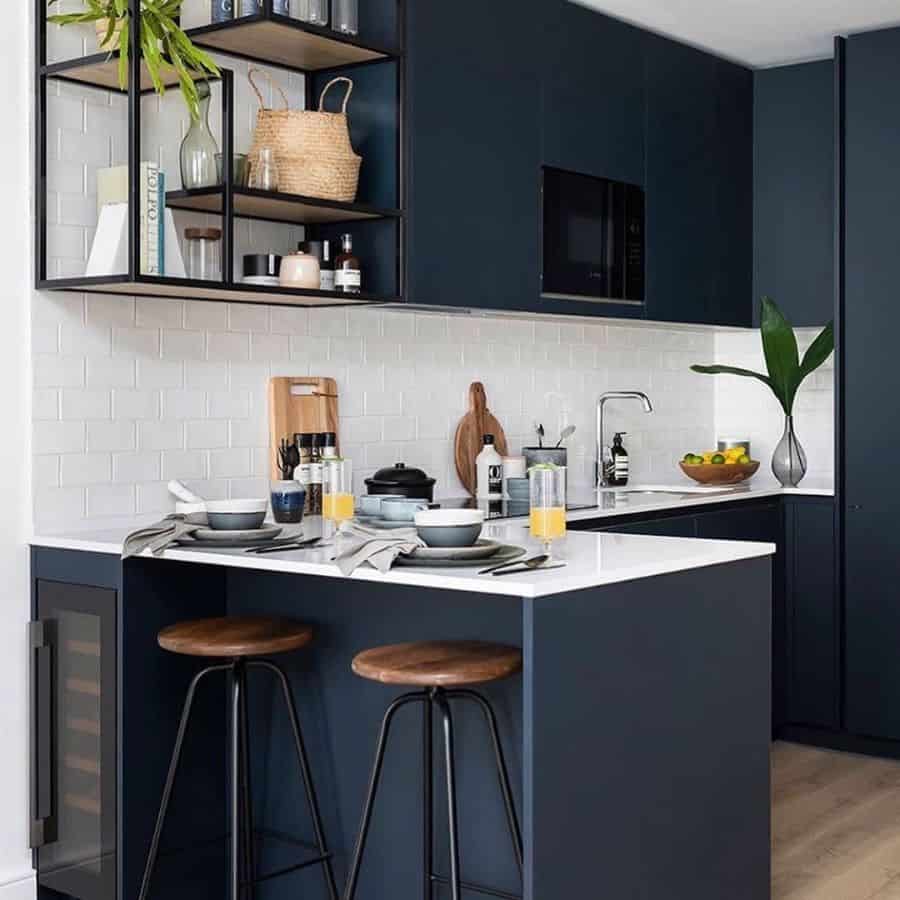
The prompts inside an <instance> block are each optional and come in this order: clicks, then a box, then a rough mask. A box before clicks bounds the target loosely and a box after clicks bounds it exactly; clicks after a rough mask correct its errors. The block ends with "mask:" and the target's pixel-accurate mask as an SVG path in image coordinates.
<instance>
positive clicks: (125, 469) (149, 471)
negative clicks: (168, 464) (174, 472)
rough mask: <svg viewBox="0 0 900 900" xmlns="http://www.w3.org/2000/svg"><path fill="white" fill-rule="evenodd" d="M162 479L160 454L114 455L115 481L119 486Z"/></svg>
mask: <svg viewBox="0 0 900 900" xmlns="http://www.w3.org/2000/svg"><path fill="white" fill-rule="evenodd" d="M161 477H162V459H161V456H160V454H159V453H116V454H114V455H113V481H115V482H117V483H119V484H135V483H137V482H141V481H151V482H152V481H159V480H160V479H161Z"/></svg>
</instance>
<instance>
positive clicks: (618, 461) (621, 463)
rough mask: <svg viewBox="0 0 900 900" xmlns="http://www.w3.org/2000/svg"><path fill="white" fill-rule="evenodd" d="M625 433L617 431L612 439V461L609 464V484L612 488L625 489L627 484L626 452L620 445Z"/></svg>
mask: <svg viewBox="0 0 900 900" xmlns="http://www.w3.org/2000/svg"><path fill="white" fill-rule="evenodd" d="M625 434H627V432H625V431H617V432H616V434H615V437H613V443H612V459H611V460H610V463H609V469H610V472H609V483H610V485H611V486H612V487H625V485H627V484H628V451H627V450H626V449H625V445H624V444H623V443H622V437H623V436H624V435H625Z"/></svg>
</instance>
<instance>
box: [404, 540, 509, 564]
mask: <svg viewBox="0 0 900 900" xmlns="http://www.w3.org/2000/svg"><path fill="white" fill-rule="evenodd" d="M502 546H503V544H498V543H497V542H496V541H488V540H484V539H482V540H480V541H476V542H475V543H474V544H473V545H472V546H471V547H419V549H418V550H414V551H413V552H412V553H411V554H410V555H411V556H412V557H414V558H415V559H442V560H446V559H489V558H490V557H492V556H494V554H496V553H498V552H499V551H500V548H501V547H502Z"/></svg>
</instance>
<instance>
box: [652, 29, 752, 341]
mask: <svg viewBox="0 0 900 900" xmlns="http://www.w3.org/2000/svg"><path fill="white" fill-rule="evenodd" d="M646 79H647V136H646V191H647V272H646V277H647V302H646V318H648V319H651V320H654V321H661V322H697V323H709V324H722V325H749V324H750V320H751V297H750V291H751V272H752V197H753V166H752V102H753V82H752V75H751V73H750V71H749V70H747V69H744V68H743V67H741V66H736V65H733V64H731V63H727V62H725V61H723V60H720V59H717V58H716V57H714V56H711V55H709V54H707V53H703V52H701V51H699V50H695V49H693V48H692V47H687V46H685V45H682V44H677V43H675V42H673V41H669V40H666V39H664V38H661V37H654V36H648V38H647V54H646Z"/></svg>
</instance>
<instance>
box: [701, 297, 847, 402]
mask: <svg viewBox="0 0 900 900" xmlns="http://www.w3.org/2000/svg"><path fill="white" fill-rule="evenodd" d="M760 330H761V333H762V345H763V354H764V356H765V358H766V369H767V370H768V374H767V375H763V374H762V373H761V372H754V371H752V370H751V369H740V368H737V367H735V366H691V370H692V371H694V372H700V373H701V374H702V375H741V376H743V377H745V378H756V379H758V380H759V381H761V382H762V383H763V384H766V385H768V386H769V388H770V389H771V390H772V393H773V394H774V395H775V396H776V397H777V398H778V402H779V403H780V404H781V408H782V409H783V410H784V413H785V415H787V416H789V415H791V414H792V412H793V409H794V398H795V397H796V396H797V391H798V390H799V388H800V385H801V384H803V382H804V380H805V379H806V377H807V376H808V375H810V374H812V373H813V372H815V370H816V369H818V368H819V366H821V365H822V363H824V362H825V360H826V359H828V357H829V356H831V354H832V352H833V351H834V322H829V323H828V324H827V325H826V326H825V328H823V329H822V332H821V334H819V335H818V337H817V338H816V339H815V340H814V341H813V342H812V344H810V346H809V349H808V350H807V351H806V353H804V354H803V359H802V360H801V359H800V352H799V350H798V349H797V336H796V335H795V334H794V329H793V328H791V325H790V323H789V322H788V320H787V319H786V318H785V317H784V314H783V313H782V312H781V310H780V309H779V308H778V305H777V304H776V303H775V301H774V300H772V299H770V298H769V297H763V299H762V316H761V329H760Z"/></svg>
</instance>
